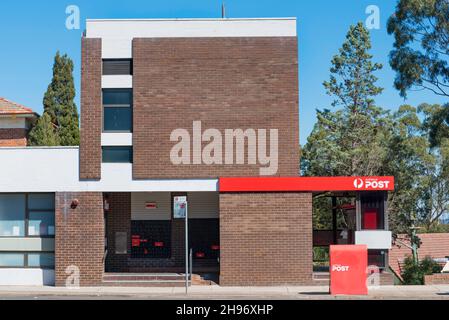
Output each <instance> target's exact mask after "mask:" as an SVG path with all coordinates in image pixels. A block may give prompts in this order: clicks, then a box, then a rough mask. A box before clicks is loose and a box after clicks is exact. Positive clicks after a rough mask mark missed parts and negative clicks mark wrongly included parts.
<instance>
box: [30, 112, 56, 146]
mask: <svg viewBox="0 0 449 320" xmlns="http://www.w3.org/2000/svg"><path fill="white" fill-rule="evenodd" d="M28 141H29V144H30V145H31V146H50V147H52V146H57V145H59V141H58V136H57V135H56V133H55V128H54V125H53V123H52V122H51V118H50V116H49V115H48V114H47V113H44V115H43V116H42V117H40V118H39V119H38V120H37V123H36V125H35V127H34V128H33V130H32V131H31V132H30V135H29V138H28Z"/></svg>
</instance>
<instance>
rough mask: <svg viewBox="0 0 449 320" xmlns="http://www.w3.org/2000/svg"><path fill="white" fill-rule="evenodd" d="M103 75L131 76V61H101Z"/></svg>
mask: <svg viewBox="0 0 449 320" xmlns="http://www.w3.org/2000/svg"><path fill="white" fill-rule="evenodd" d="M103 75H106V76H108V75H132V60H130V59H118V60H116V59H114V60H109V59H108V60H103Z"/></svg>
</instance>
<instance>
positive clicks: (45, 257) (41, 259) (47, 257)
mask: <svg viewBox="0 0 449 320" xmlns="http://www.w3.org/2000/svg"><path fill="white" fill-rule="evenodd" d="M28 267H30V268H54V267H55V254H54V253H45V252H44V253H42V252H39V253H29V254H28Z"/></svg>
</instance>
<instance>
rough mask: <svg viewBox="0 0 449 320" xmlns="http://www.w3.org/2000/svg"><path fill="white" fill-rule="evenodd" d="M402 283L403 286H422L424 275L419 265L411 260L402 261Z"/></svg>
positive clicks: (408, 258)
mask: <svg viewBox="0 0 449 320" xmlns="http://www.w3.org/2000/svg"><path fill="white" fill-rule="evenodd" d="M401 276H402V281H403V284H405V285H423V284H424V274H423V273H422V270H421V268H420V267H419V264H416V263H415V261H413V258H411V257H407V258H406V259H405V261H404V266H403V268H402V273H401Z"/></svg>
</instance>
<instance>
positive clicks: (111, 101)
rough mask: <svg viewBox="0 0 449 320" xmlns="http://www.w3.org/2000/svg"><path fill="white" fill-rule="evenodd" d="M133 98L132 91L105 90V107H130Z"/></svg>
mask: <svg viewBox="0 0 449 320" xmlns="http://www.w3.org/2000/svg"><path fill="white" fill-rule="evenodd" d="M132 96H133V94H132V90H131V89H104V90H103V106H120V107H130V106H131V105H132V100H133V99H132Z"/></svg>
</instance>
